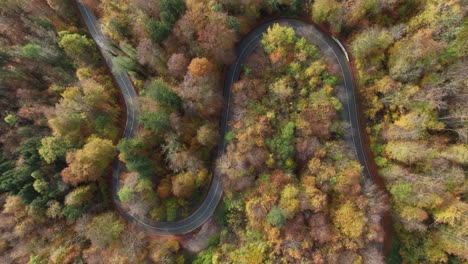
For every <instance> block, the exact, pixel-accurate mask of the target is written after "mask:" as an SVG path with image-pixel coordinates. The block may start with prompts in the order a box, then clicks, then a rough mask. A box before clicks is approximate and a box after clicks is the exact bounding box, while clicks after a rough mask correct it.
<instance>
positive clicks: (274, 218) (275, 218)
mask: <svg viewBox="0 0 468 264" xmlns="http://www.w3.org/2000/svg"><path fill="white" fill-rule="evenodd" d="M267 220H268V222H269V223H270V224H272V225H274V226H276V227H278V228H281V226H283V224H284V222H285V221H286V215H285V214H284V213H283V212H282V211H281V210H280V209H279V208H278V207H276V206H273V208H271V210H270V212H269V213H268V215H267Z"/></svg>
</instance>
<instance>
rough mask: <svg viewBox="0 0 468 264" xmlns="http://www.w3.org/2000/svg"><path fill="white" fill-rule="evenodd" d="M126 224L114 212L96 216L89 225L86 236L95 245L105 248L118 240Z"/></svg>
mask: <svg viewBox="0 0 468 264" xmlns="http://www.w3.org/2000/svg"><path fill="white" fill-rule="evenodd" d="M124 229H125V225H124V224H123V223H122V222H120V220H119V219H118V218H117V217H116V216H115V215H114V213H112V212H108V213H103V214H100V215H97V216H94V217H93V219H91V221H90V222H89V224H88V225H87V230H86V237H87V238H89V239H90V240H91V242H92V243H93V245H94V246H96V247H98V248H101V249H104V248H106V247H108V246H109V245H111V244H112V243H114V242H115V241H117V240H118V239H119V237H120V234H121V233H122V232H123V231H124Z"/></svg>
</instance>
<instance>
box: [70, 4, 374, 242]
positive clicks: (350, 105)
mask: <svg viewBox="0 0 468 264" xmlns="http://www.w3.org/2000/svg"><path fill="white" fill-rule="evenodd" d="M78 5H79V8H80V12H81V14H82V16H83V19H84V20H85V22H86V25H87V27H88V29H89V31H90V32H91V35H92V37H93V38H94V40H95V42H96V43H97V45H98V46H99V49H100V50H101V52H102V54H103V56H104V58H105V60H106V63H107V64H108V66H109V68H110V69H112V70H113V69H114V68H113V65H112V56H111V54H110V53H109V52H108V50H109V49H111V45H110V43H109V42H108V40H107V39H106V38H105V37H104V35H103V34H102V32H101V31H100V29H99V24H98V21H97V19H96V17H95V16H94V14H93V12H92V11H91V10H90V9H89V8H87V7H86V6H84V5H82V4H81V3H78ZM274 23H280V24H287V25H289V26H291V27H292V28H294V29H295V30H298V29H300V28H304V27H309V28H311V29H314V30H313V32H314V33H313V34H314V37H315V38H317V40H318V41H320V42H321V44H319V45H318V46H319V49H321V50H322V51H324V49H325V50H326V51H327V52H329V51H331V52H332V53H333V54H334V56H335V57H336V60H337V62H338V64H339V65H340V70H341V73H342V79H343V84H344V86H345V87H344V88H345V90H346V98H345V100H342V102H341V103H342V104H343V106H344V109H345V110H346V113H347V114H346V115H344V116H343V118H344V119H345V121H347V122H349V123H350V124H351V132H350V133H351V135H350V138H351V139H352V141H353V144H354V146H355V150H356V157H357V158H358V160H359V162H360V163H361V164H362V166H363V167H364V171H365V173H366V175H367V177H370V176H371V175H370V171H369V168H368V165H367V161H366V159H365V155H364V151H363V146H362V142H361V137H360V136H359V134H360V133H361V131H360V128H359V121H358V113H357V109H356V108H357V107H356V95H355V86H354V82H353V76H352V72H351V68H350V65H349V62H348V61H347V59H346V56H345V54H344V53H343V50H342V49H341V48H340V46H339V45H338V44H337V43H336V42H335V41H334V40H333V38H332V37H331V36H329V35H326V34H324V33H322V32H320V31H319V30H317V29H316V28H315V27H314V26H313V25H310V24H306V23H304V22H301V21H299V20H295V19H279V20H274V21H270V22H268V23H265V24H263V25H260V26H258V27H257V28H255V29H254V30H253V31H251V32H250V33H249V34H248V35H247V36H245V37H244V38H243V39H242V41H241V42H240V43H239V44H238V46H237V50H236V54H237V59H236V61H235V62H234V64H232V65H231V66H230V67H229V68H228V70H227V72H226V76H225V83H224V97H223V98H224V99H223V100H224V108H223V113H222V117H221V125H220V127H221V129H220V135H221V142H220V144H219V148H218V157H220V156H221V155H223V153H224V151H225V148H226V141H225V140H224V138H225V134H226V132H227V131H228V129H229V128H228V124H229V114H230V111H231V100H230V99H231V86H232V85H233V84H234V83H235V82H236V81H237V80H238V79H239V77H240V74H241V71H242V65H243V64H244V62H245V60H246V59H247V57H248V56H249V55H250V54H251V52H252V51H253V50H255V48H256V47H257V46H258V45H259V44H260V40H261V37H262V34H263V33H264V32H266V30H267V29H268V27H270V26H271V25H273V24H274ZM112 72H113V75H114V77H115V79H116V81H117V83H118V85H119V89H120V90H121V92H122V94H123V97H124V99H125V105H126V109H127V110H126V111H127V121H126V125H125V130H124V134H123V137H126V138H131V137H134V136H135V131H137V128H138V110H139V109H138V101H137V95H136V92H135V90H134V89H133V86H132V83H131V81H130V78H129V77H128V75H127V74H121V73H116V72H115V71H114V70H113V71H112ZM124 168H125V165H124V164H123V163H121V162H120V161H118V160H117V161H116V162H115V164H114V166H113V176H112V177H113V178H112V192H113V200H114V202H115V205H116V207H117V208H118V210H119V211H120V213H121V214H122V216H124V217H125V218H126V219H127V220H128V221H130V222H132V223H135V224H136V225H138V226H140V227H142V228H143V229H145V230H146V231H148V232H151V233H154V234H158V235H182V234H186V233H189V232H191V231H193V230H195V229H197V228H198V227H200V226H201V225H202V224H204V223H205V222H206V221H207V220H208V219H209V218H210V217H211V216H212V215H213V213H214V211H215V209H216V207H217V205H218V203H219V201H220V200H221V197H222V195H223V186H222V183H221V179H220V175H219V173H217V172H216V171H213V177H212V181H211V185H210V188H209V191H208V193H207V195H206V197H205V200H204V201H203V203H202V204H201V205H200V207H199V208H198V209H197V210H196V211H195V212H194V213H193V214H192V215H190V216H189V217H187V218H185V219H183V220H180V221H174V222H158V223H154V224H153V223H151V224H149V223H145V222H143V221H141V220H139V219H138V218H137V217H135V216H133V215H131V214H130V213H129V212H128V211H126V210H124V209H123V208H122V206H121V204H120V201H119V199H118V196H117V192H118V190H119V184H120V183H119V178H120V175H121V173H122V172H123V171H124Z"/></svg>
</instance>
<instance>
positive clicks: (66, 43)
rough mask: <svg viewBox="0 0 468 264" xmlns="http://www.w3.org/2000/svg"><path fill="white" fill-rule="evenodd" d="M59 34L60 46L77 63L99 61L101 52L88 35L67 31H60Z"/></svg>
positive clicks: (84, 63) (83, 64)
mask: <svg viewBox="0 0 468 264" xmlns="http://www.w3.org/2000/svg"><path fill="white" fill-rule="evenodd" d="M59 36H60V41H59V46H60V47H61V48H62V49H63V50H64V51H65V52H66V53H67V55H68V56H69V57H70V58H72V59H73V60H74V62H75V63H76V64H77V65H79V66H86V65H94V64H96V63H97V60H98V58H99V55H98V54H99V53H98V51H97V48H96V45H95V44H94V42H93V41H92V40H90V39H88V38H87V37H86V36H83V35H80V34H76V33H70V32H66V31H62V32H59Z"/></svg>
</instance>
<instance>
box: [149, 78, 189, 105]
mask: <svg viewBox="0 0 468 264" xmlns="http://www.w3.org/2000/svg"><path fill="white" fill-rule="evenodd" d="M147 94H148V95H149V97H150V98H152V99H153V100H155V101H156V102H157V103H158V104H159V105H161V106H164V107H168V108H170V109H174V110H178V109H180V107H181V106H182V99H181V98H180V97H179V95H177V93H175V92H174V90H173V89H172V88H171V87H170V86H169V85H168V84H167V83H166V82H164V81H163V80H162V79H158V80H156V81H153V82H152V83H151V85H150V86H149V87H148V88H147Z"/></svg>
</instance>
